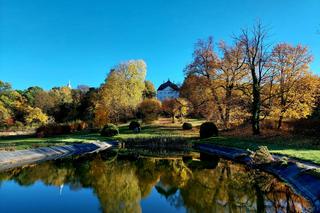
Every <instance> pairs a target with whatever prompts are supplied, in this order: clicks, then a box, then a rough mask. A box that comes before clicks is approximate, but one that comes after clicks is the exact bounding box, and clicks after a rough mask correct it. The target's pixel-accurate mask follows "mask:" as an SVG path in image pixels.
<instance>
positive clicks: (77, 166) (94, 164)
mask: <svg viewBox="0 0 320 213" xmlns="http://www.w3.org/2000/svg"><path fill="white" fill-rule="evenodd" d="M214 167H215V168H214V169H212V168H213V167H212V166H211V165H208V164H202V163H199V161H198V162H197V161H190V162H187V163H184V162H183V161H182V160H180V159H176V160H163V159H153V158H139V159H136V160H134V161H132V160H128V159H125V158H124V159H123V158H122V159H121V160H120V159H118V160H117V159H116V158H114V159H112V160H110V159H108V158H106V156H104V155H93V156H86V157H81V158H79V159H76V160H57V161H51V162H45V163H42V164H39V165H37V166H30V167H26V168H18V169H13V170H11V171H8V172H4V173H0V182H1V180H10V179H13V180H15V181H16V182H17V183H19V184H21V185H31V184H33V183H34V182H35V181H37V180H41V181H42V182H44V183H45V184H47V185H55V186H60V185H62V184H65V185H66V184H68V185H69V187H70V188H71V189H74V190H77V189H79V188H81V187H90V188H92V189H93V190H94V192H95V194H96V195H97V197H98V199H99V201H100V205H101V210H102V211H103V212H141V207H140V201H141V199H142V198H145V197H147V196H148V195H149V194H150V192H151V190H152V188H153V187H155V188H156V190H157V191H158V192H159V194H161V195H162V196H164V197H165V198H166V199H167V201H168V202H169V203H170V205H172V206H174V207H177V208H178V207H181V206H185V208H187V209H188V211H189V212H256V211H260V212H264V211H267V212H301V211H302V210H303V208H309V207H310V206H309V203H308V202H307V201H306V200H305V199H304V198H302V197H299V196H297V195H295V194H294V193H293V192H292V190H291V189H290V188H289V187H287V186H286V185H284V184H283V183H281V182H279V181H278V180H277V179H275V178H274V177H273V176H271V175H266V174H263V173H259V172H256V171H254V170H248V169H247V168H246V167H244V166H242V165H239V164H236V163H232V162H230V161H226V160H217V163H216V164H215V165H214Z"/></svg>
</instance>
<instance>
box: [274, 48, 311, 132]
mask: <svg viewBox="0 0 320 213" xmlns="http://www.w3.org/2000/svg"><path fill="white" fill-rule="evenodd" d="M311 61H312V56H311V55H310V53H309V52H308V49H307V47H303V46H301V45H297V46H292V45H289V44H286V43H281V44H278V45H276V46H275V47H274V49H273V51H272V63H273V69H274V70H275V72H276V80H277V106H278V109H277V110H278V117H279V119H278V129H280V128H281V125H282V120H283V118H284V117H285V116H288V117H290V111H291V116H293V117H298V118H299V116H294V111H295V113H298V111H300V113H298V114H300V116H302V117H305V115H306V114H310V110H311V109H312V102H313V91H312V90H314V89H313V88H312V87H313V85H314V83H313V82H312V81H313V79H312V76H310V73H309V72H308V71H309V64H310V62H311ZM308 106H309V107H308ZM302 112H304V115H301V113H302Z"/></svg>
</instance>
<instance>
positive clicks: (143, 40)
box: [0, 0, 320, 89]
mask: <svg viewBox="0 0 320 213" xmlns="http://www.w3.org/2000/svg"><path fill="white" fill-rule="evenodd" d="M319 11H320V1H319V0H300V1H298V0H264V1H256V0H242V1H240V0H239V1H238V0H233V1H232V0H224V1H222V0H221V1H214V0H136V1H133V0H131V1H129V0H127V1H125V0H112V1H107V0H101V1H98V0H54V1H45V0H32V1H30V0H0V79H1V80H3V81H8V82H10V83H12V85H13V87H14V88H17V89H24V88H27V87H29V86H33V85H39V86H41V87H43V88H45V89H49V88H51V87H53V86H61V85H65V84H67V83H68V81H69V80H71V83H72V85H73V86H76V85H78V84H86V85H89V86H99V84H100V83H102V82H103V81H104V79H105V77H106V75H107V73H108V71H109V70H110V68H112V67H113V66H114V65H116V64H118V63H119V62H123V61H126V60H129V59H144V60H145V61H146V63H147V66H148V71H147V78H148V79H149V80H151V81H153V82H154V83H155V85H156V86H159V84H161V83H162V82H163V81H164V80H167V79H168V78H170V79H171V80H174V81H175V82H182V81H183V77H184V76H183V68H184V67H185V66H186V64H187V63H188V62H190V61H191V59H192V51H193V47H194V43H195V42H196V41H197V39H199V38H206V37H208V36H213V38H214V40H215V41H216V42H218V41H219V40H221V39H223V40H225V41H227V42H230V41H231V36H232V35H234V34H238V33H239V31H240V29H241V28H245V27H250V26H252V25H253V24H254V23H255V22H256V21H257V20H260V21H261V22H262V23H263V24H264V25H266V26H268V27H269V28H270V42H288V43H291V44H298V43H301V44H303V45H307V46H308V47H309V48H310V51H311V52H312V54H313V55H314V62H313V63H312V65H311V68H312V70H314V71H315V72H316V73H317V74H320V33H317V31H320V12H319Z"/></svg>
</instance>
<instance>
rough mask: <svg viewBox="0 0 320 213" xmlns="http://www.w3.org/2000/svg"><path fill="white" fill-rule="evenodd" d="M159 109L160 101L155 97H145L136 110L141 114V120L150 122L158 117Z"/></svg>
mask: <svg viewBox="0 0 320 213" xmlns="http://www.w3.org/2000/svg"><path fill="white" fill-rule="evenodd" d="M160 111H161V103H160V102H159V101H158V100H156V99H145V100H143V101H142V102H141V103H140V105H139V107H138V112H139V114H140V115H141V118H142V120H143V122H147V123H148V122H152V121H155V120H157V119H158V116H159V113H160Z"/></svg>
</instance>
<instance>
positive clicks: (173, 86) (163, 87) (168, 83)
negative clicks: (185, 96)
mask: <svg viewBox="0 0 320 213" xmlns="http://www.w3.org/2000/svg"><path fill="white" fill-rule="evenodd" d="M167 87H171V88H172V89H173V90H177V91H178V90H179V87H178V86H177V85H176V84H174V83H172V82H171V81H170V80H168V81H167V82H165V83H163V84H161V85H160V86H159V88H158V91H159V90H164V89H165V88H167Z"/></svg>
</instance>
